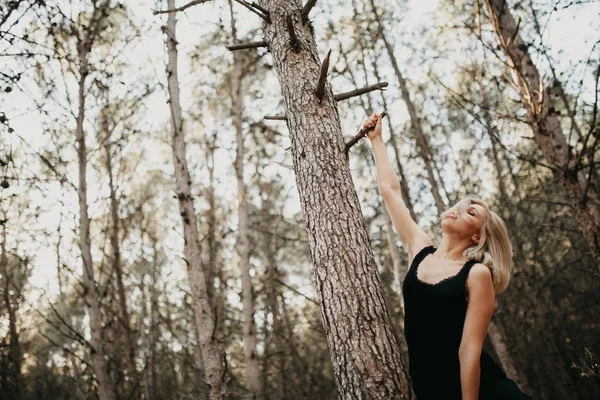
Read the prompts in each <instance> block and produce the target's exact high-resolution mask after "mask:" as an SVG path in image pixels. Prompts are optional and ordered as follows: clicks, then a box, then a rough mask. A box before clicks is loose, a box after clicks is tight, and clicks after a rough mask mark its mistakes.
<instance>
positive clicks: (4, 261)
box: [0, 213, 23, 400]
mask: <svg viewBox="0 0 600 400" xmlns="http://www.w3.org/2000/svg"><path fill="white" fill-rule="evenodd" d="M4 215H6V213H5V214H4ZM6 254H7V253H6V221H5V222H4V223H3V224H2V255H0V266H1V267H2V268H1V269H0V272H1V273H2V277H1V278H2V279H3V280H4V290H3V292H4V303H5V304H6V310H7V311H8V330H9V337H10V344H9V348H8V354H9V363H10V368H9V373H10V374H12V378H13V381H14V382H13V386H14V390H12V391H11V390H10V389H9V393H11V392H12V395H13V396H15V400H20V399H21V392H22V385H23V383H22V382H23V378H22V376H21V345H20V343H19V332H18V330H17V325H18V323H17V314H16V312H15V307H17V305H16V304H15V305H14V306H13V304H12V301H11V293H12V292H16V290H15V288H14V287H12V286H13V282H12V273H11V272H10V271H9V267H8V256H7V255H6ZM9 387H10V386H9Z"/></svg>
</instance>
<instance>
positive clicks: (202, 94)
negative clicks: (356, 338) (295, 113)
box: [0, 0, 600, 400]
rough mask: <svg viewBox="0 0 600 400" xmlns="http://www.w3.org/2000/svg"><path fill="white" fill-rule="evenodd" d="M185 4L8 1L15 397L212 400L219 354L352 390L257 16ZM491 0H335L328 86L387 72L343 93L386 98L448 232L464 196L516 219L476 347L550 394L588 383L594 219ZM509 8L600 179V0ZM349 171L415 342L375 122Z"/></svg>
mask: <svg viewBox="0 0 600 400" xmlns="http://www.w3.org/2000/svg"><path fill="white" fill-rule="evenodd" d="M194 3H200V4H197V5H195V6H193V7H188V8H186V9H185V10H183V11H181V12H178V13H168V14H167V13H156V12H155V11H158V10H164V9H167V8H174V7H175V6H177V7H181V6H184V5H185V4H186V3H184V2H178V3H177V4H175V3H174V2H173V0H170V1H169V3H167V2H166V1H165V2H161V1H154V0H153V1H148V0H140V1H135V2H133V1H129V2H125V1H121V2H119V1H115V0H86V1H66V0H57V1H44V0H20V1H19V0H15V1H9V0H2V1H0V86H1V87H0V89H1V90H0V135H1V137H0V181H1V188H0V242H1V256H0V399H7V400H8V399H19V400H20V399H53V400H54V399H95V398H100V399H141V398H143V399H156V400H158V399H191V398H194V399H204V398H208V395H209V390H208V389H207V386H209V384H210V382H209V379H208V378H206V379H205V374H206V376H209V375H210V374H209V372H210V371H212V370H211V368H212V367H213V366H214V365H216V364H214V363H213V361H214V360H212V359H210V360H209V358H207V357H208V356H207V354H209V355H211V356H210V357H212V356H214V357H216V358H215V359H216V360H217V364H218V369H216V370H214V371H213V372H214V373H216V374H217V375H219V377H217V378H215V379H220V377H221V376H222V377H223V379H222V380H223V381H224V382H225V383H224V385H225V386H226V391H227V392H228V395H227V398H266V399H332V398H336V397H337V396H338V388H336V384H335V376H334V372H333V367H332V362H331V357H330V353H329V349H328V345H327V340H326V337H325V331H324V327H323V324H322V321H321V312H320V310H319V296H318V295H317V293H316V292H315V289H314V285H313V265H312V262H311V253H310V251H309V241H308V239H307V233H306V230H305V226H304V225H305V224H304V222H303V215H302V213H301V208H300V200H299V196H298V189H297V187H296V179H295V176H294V169H293V160H292V154H291V152H290V146H291V142H290V137H289V135H288V127H287V126H286V122H285V121H282V120H277V118H276V119H275V120H273V119H272V118H270V119H265V116H271V117H273V116H275V117H277V116H281V115H283V114H284V113H285V110H284V103H283V100H282V93H281V90H280V85H279V81H278V79H277V75H276V73H275V70H274V61H273V55H272V54H271V53H270V52H269V51H268V50H267V49H266V48H264V47H262V46H259V45H257V46H254V47H252V48H249V49H245V50H238V51H230V50H229V49H227V46H231V45H233V44H236V43H245V42H260V41H262V40H263V36H262V35H263V29H262V27H263V23H264V21H263V18H262V17H261V15H257V14H264V13H263V12H262V11H260V8H257V7H252V6H248V3H250V2H244V1H237V0H236V1H231V0H229V1H227V0H213V1H196V2H194ZM243 3H245V4H246V5H247V7H244V4H243ZM260 3H261V2H259V4H260ZM484 3H485V1H483V0H457V1H446V0H437V1H435V0H430V1H425V0H345V1H340V0H334V1H328V2H325V1H319V2H317V4H316V5H315V6H314V9H313V10H312V11H311V14H310V15H311V16H310V18H311V21H312V26H313V27H314V34H315V37H316V41H317V47H318V52H319V56H320V58H321V60H322V59H324V58H325V55H326V54H327V52H328V51H329V50H331V59H330V67H329V82H330V83H331V87H332V88H333V92H334V93H336V94H340V93H347V92H351V91H353V90H355V89H359V88H363V87H367V86H370V85H378V86H377V88H378V90H373V91H369V92H367V93H365V94H363V95H362V96H354V97H349V98H347V99H343V98H342V97H338V98H337V99H338V110H339V113H340V121H341V126H342V132H343V134H344V138H345V140H349V139H350V138H351V137H352V136H353V135H354V134H355V133H356V132H357V131H358V129H359V128H360V126H361V124H362V122H363V121H364V120H365V119H366V117H367V116H368V115H369V114H370V113H372V112H380V111H382V110H387V111H388V112H389V114H390V115H389V118H387V119H385V120H384V139H385V141H386V143H387V148H388V150H389V156H390V158H391V160H392V163H393V165H394V167H395V169H396V172H397V173H398V174H399V176H400V178H401V181H402V189H403V195H404V197H405V201H406V202H407V205H408V206H409V209H410V211H411V213H412V215H413V217H414V218H415V219H416V220H417V222H418V223H419V225H420V226H421V227H422V228H423V229H425V230H426V231H427V232H428V233H430V234H431V235H432V237H433V238H434V242H437V241H438V240H439V239H440V238H441V230H440V227H439V219H438V216H439V214H440V213H441V212H442V211H444V210H445V209H446V208H447V207H449V206H451V205H453V204H454V203H455V202H456V201H457V200H459V199H460V198H462V197H463V196H465V195H475V196H479V197H481V198H482V199H484V200H486V201H487V202H488V203H489V204H490V206H491V208H492V209H493V210H495V211H496V212H498V213H499V215H501V216H502V217H503V218H504V220H505V221H506V223H507V226H508V229H509V232H510V235H511V239H512V243H513V247H514V253H515V255H514V262H515V268H514V275H513V279H512V282H511V285H510V286H509V288H508V290H507V291H506V292H504V293H503V294H501V295H500V296H499V297H498V299H497V304H496V310H495V314H494V317H493V323H492V325H491V327H490V331H489V343H486V348H487V349H489V351H490V352H491V353H492V354H493V356H494V357H495V358H496V359H498V360H500V362H501V364H502V365H503V367H504V368H505V370H506V371H507V373H508V374H509V376H510V377H511V378H513V379H514V380H515V381H517V382H518V383H519V385H520V386H521V387H522V388H523V389H524V390H525V391H526V392H528V393H531V394H534V398H539V399H598V398H600V366H599V364H600V320H599V318H598V315H600V279H599V275H600V269H599V265H600V264H599V263H600V256H599V252H600V250H599V248H598V247H596V248H594V246H593V242H594V240H595V241H596V244H598V243H599V241H600V239H599V238H598V236H599V235H598V231H597V227H598V225H597V222H596V225H594V224H593V223H591V225H589V224H588V225H586V220H585V217H584V218H583V219H582V218H581V215H580V212H581V210H582V207H583V206H581V204H578V203H577V201H574V200H573V196H572V193H569V190H567V189H565V185H563V184H561V182H562V181H561V179H560V177H559V176H558V174H557V172H556V168H555V167H554V166H553V165H550V164H551V163H549V162H548V161H547V157H545V156H547V155H546V154H545V153H544V150H543V149H541V148H540V146H538V145H536V139H535V138H534V134H533V133H532V121H531V119H530V117H531V113H528V104H527V101H524V100H523V97H522V96H521V95H520V88H519V87H517V86H518V85H515V76H514V75H515V71H514V68H513V69H511V61H510V60H509V59H508V58H507V55H506V53H505V52H504V51H503V47H502V46H501V44H500V41H499V37H498V35H497V34H496V32H495V31H494V27H493V24H492V23H491V19H490V12H489V9H488V8H486V5H485V4H484ZM491 3H494V2H493V1H492V2H491ZM507 5H508V7H509V8H508V9H509V11H510V14H511V15H512V16H513V18H514V20H515V21H516V23H517V27H516V31H515V33H516V34H515V35H513V37H511V38H510V39H509V41H511V40H512V43H508V44H507V43H505V45H511V44H513V43H518V45H519V46H520V49H521V50H522V51H526V52H527V53H528V54H529V56H530V57H531V60H532V62H533V66H535V68H536V71H538V72H539V75H540V79H539V82H540V85H543V88H544V93H546V94H547V95H548V96H549V97H548V99H549V100H548V101H550V102H551V109H550V111H549V112H548V114H549V115H551V116H554V117H555V118H558V121H559V122H560V127H559V129H562V132H563V133H564V136H565V138H566V143H567V144H568V147H569V151H568V154H569V155H574V156H573V157H574V160H575V161H576V162H575V163H574V164H569V165H570V168H571V169H570V171H575V172H581V173H582V174H585V177H586V179H587V184H588V187H589V195H590V198H591V196H592V193H594V194H595V195H597V194H598V193H600V178H599V175H600V168H599V165H600V143H599V142H600V122H599V120H600V117H599V115H598V114H599V113H598V96H599V89H600V88H599V77H600V18H599V16H600V2H599V1H594V0H545V1H542V0H524V1H509V2H508V4H507ZM252 8H253V9H254V12H251V10H250V9H252ZM263 16H264V15H263ZM175 18H176V19H177V33H176V35H177V36H176V38H175V30H174V29H172V28H173V27H174V24H175ZM174 43H176V44H177V50H178V53H179V54H178V60H179V64H178V65H176V64H174V59H173V58H171V59H169V57H171V56H173V55H174V46H172V44H174ZM174 68H177V71H178V83H177V82H175V80H173V79H174V78H175V77H177V75H176V74H175V72H174V71H175V70H174ZM527 77H528V78H530V76H529V75H527ZM385 83H387V86H386V84H385ZM177 85H178V86H177ZM176 86H177V87H176ZM540 87H541V86H540ZM381 89H383V90H381ZM521 89H522V88H521ZM176 98H177V100H176V101H175V99H176ZM179 105H180V106H181V111H180V112H181V119H180V120H179V119H178V118H177V114H178V107H179ZM279 119H281V118H279ZM183 143H184V144H185V146H186V153H182V152H181V148H176V149H174V147H177V146H178V145H182V144H183ZM182 154H184V156H183V157H181V155H182ZM182 158H183V160H182ZM184 167H185V168H184ZM350 168H351V171H352V176H353V181H354V184H355V187H356V191H357V194H358V198H359V199H360V204H361V207H362V210H361V211H362V213H363V215H364V222H365V224H366V226H367V228H368V234H369V240H370V243H371V246H372V248H373V252H374V255H375V258H376V261H377V265H378V268H379V275H380V279H381V285H382V286H383V291H384V293H385V296H386V303H387V307H388V309H389V313H390V316H391V319H392V322H393V324H394V328H395V333H396V334H397V335H398V336H399V337H400V341H401V342H402V339H401V337H402V329H403V328H402V315H403V314H402V309H403V304H402V301H401V292H400V287H401V285H400V282H401V281H402V279H403V275H404V274H405V273H406V269H407V255H406V252H405V251H404V249H403V248H402V244H401V243H400V241H399V239H398V237H397V235H396V233H395V232H394V231H393V230H392V227H391V223H390V221H389V217H388V216H387V214H386V212H385V208H384V206H383V203H382V200H381V198H380V196H379V193H378V190H377V184H376V174H375V169H374V163H373V159H372V156H371V150H370V147H369V145H368V143H366V140H365V141H364V142H360V143H359V144H358V145H356V146H355V147H353V148H352V149H351V151H350ZM182 171H183V172H182ZM186 171H187V172H186ZM185 173H187V176H186V175H185ZM182 190H183V191H184V192H185V190H187V191H188V192H186V193H187V194H185V195H182V194H181V193H183V192H182ZM596 200H597V198H596ZM590 204H592V200H590ZM592 205H593V204H592ZM596 205H598V203H596ZM590 207H591V206H590ZM598 210H599V209H596V212H598ZM596 216H597V214H596ZM182 220H183V222H182ZM184 226H185V229H184ZM594 229H596V232H595V236H594V232H593V231H594ZM189 238H192V239H194V238H196V239H194V240H193V242H194V243H198V245H197V246H195V245H192V244H190V240H189ZM590 238H592V239H590ZM594 238H595V239H594ZM184 247H185V251H184ZM195 266H200V267H198V268H202V271H203V272H202V275H201V276H200V275H194V274H195V273H196V274H197V269H195V268H196V267H195ZM194 271H196V272H194ZM199 280H202V284H201V285H198V284H197V283H198V282H199ZM190 282H192V284H190ZM204 299H208V301H205V300H204ZM207 315H208V316H210V317H209V318H208V317H206V316H207ZM206 327H208V328H206ZM440 334H443V333H442V332H440ZM211 351H213V353H210V352H211ZM211 360H212V361H211ZM99 371H102V372H99ZM215 371H216V372H215ZM211 397H213V398H214V396H213V395H211Z"/></svg>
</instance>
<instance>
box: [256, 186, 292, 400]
mask: <svg viewBox="0 0 600 400" xmlns="http://www.w3.org/2000/svg"><path fill="white" fill-rule="evenodd" d="M269 195H270V194H269V193H266V196H267V199H263V198H262V196H263V193H261V199H262V201H261V212H262V221H263V222H264V226H265V229H264V234H263V236H262V240H261V244H262V248H263V253H264V257H265V261H266V264H267V265H266V269H267V276H266V280H265V289H266V296H267V300H266V305H267V312H269V313H270V314H271V321H272V322H271V324H272V325H271V334H270V336H269V338H270V341H269V342H266V343H265V348H268V349H270V350H271V349H272V350H271V351H270V354H269V357H267V355H265V357H264V359H265V362H266V361H267V359H270V358H271V357H273V358H274V359H275V361H274V363H275V370H276V371H277V376H278V378H279V379H277V380H275V382H274V385H275V391H274V393H272V394H271V398H272V399H273V400H283V399H286V398H287V390H286V386H287V385H286V382H287V376H286V368H285V343H284V338H283V335H284V331H283V326H282V323H281V316H280V315H279V305H278V299H279V295H280V293H279V285H278V283H277V281H278V280H279V271H278V268H277V259H276V257H277V254H276V252H277V248H276V244H275V243H274V237H273V233H272V231H271V230H274V229H276V227H275V226H274V224H275V221H274V218H273V215H271V210H273V204H272V202H271V199H269V198H268V196H269ZM265 319H266V320H267V318H265ZM263 371H264V372H263V374H264V375H265V376H266V375H267V372H268V371H269V369H268V366H267V365H265V368H264V370H263ZM265 387H266V386H265Z"/></svg>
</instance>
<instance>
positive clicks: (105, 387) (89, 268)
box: [77, 42, 116, 400]
mask: <svg viewBox="0 0 600 400" xmlns="http://www.w3.org/2000/svg"><path fill="white" fill-rule="evenodd" d="M89 46H91V45H89V44H87V43H85V42H84V43H79V44H78V52H79V72H80V77H79V82H78V86H79V93H78V98H79V109H78V113H77V145H78V146H77V158H78V164H79V246H80V248H81V258H82V261H83V286H84V288H85V289H84V294H85V296H84V297H85V303H86V305H87V308H88V313H89V317H90V336H91V338H90V356H91V363H92V366H93V368H94V373H95V374H96V380H97V381H98V397H99V398H100V400H113V399H115V398H116V394H115V388H114V384H113V382H112V380H111V378H110V375H109V373H108V365H107V362H106V357H105V350H104V340H103V337H102V336H103V333H102V314H101V311H100V301H99V298H98V297H99V294H98V292H97V290H96V280H95V278H94V263H93V260H92V250H91V240H90V218H89V216H88V203H87V149H86V142H85V130H84V128H83V121H84V117H85V102H86V96H85V94H86V78H87V76H88V73H89V70H88V54H89V51H90V48H89Z"/></svg>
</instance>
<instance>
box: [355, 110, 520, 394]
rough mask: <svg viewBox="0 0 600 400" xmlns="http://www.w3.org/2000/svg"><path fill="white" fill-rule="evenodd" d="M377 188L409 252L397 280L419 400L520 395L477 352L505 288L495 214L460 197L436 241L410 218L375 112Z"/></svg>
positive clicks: (508, 251) (507, 264)
mask: <svg viewBox="0 0 600 400" xmlns="http://www.w3.org/2000/svg"><path fill="white" fill-rule="evenodd" d="M364 127H365V128H366V129H371V130H370V131H369V132H368V137H369V139H370V141H371V146H372V149H373V155H374V158H375V163H376V166H377V181H378V186H379V191H380V192H381V195H382V197H383V199H384V201H385V205H386V208H387V210H388V213H389V215H390V217H391V219H392V222H393V224H394V227H395V228H396V231H397V232H398V235H399V236H400V239H401V240H402V243H404V246H405V247H406V249H407V251H408V256H409V264H410V268H409V271H408V273H407V275H406V278H405V280H404V283H403V294H404V303H405V324H404V329H405V335H406V341H407V344H408V355H409V371H410V376H411V380H412V384H413V390H414V392H415V394H416V396H417V399H418V400H474V399H485V400H488V399H527V398H528V397H527V396H525V395H524V394H523V393H522V392H521V391H520V390H519V388H518V387H517V386H516V384H515V383H514V382H513V381H511V380H509V379H508V378H507V377H506V375H505V374H504V372H503V371H502V370H501V369H500V368H499V367H498V365H496V364H495V363H494V361H493V360H492V359H491V358H490V357H489V355H487V354H486V353H485V352H483V351H482V345H483V340H484V338H485V336H486V333H487V329H488V325H489V323H490V320H491V317H492V313H493V311H494V299H495V294H496V293H500V292H501V291H503V290H504V289H506V287H507V286H508V282H509V280H510V272H511V263H512V247H511V244H510V241H509V238H508V232H507V230H506V226H505V224H504V222H503V221H502V219H500V217H499V216H498V215H497V214H496V213H494V212H493V211H490V210H489V208H488V206H487V205H486V204H485V203H484V202H483V201H481V200H478V199H475V198H466V199H463V200H461V201H460V202H458V204H456V205H455V206H454V207H452V208H450V209H449V210H448V211H446V212H444V213H443V214H442V216H441V218H442V220H441V225H442V231H443V236H442V241H441V243H440V244H439V245H438V246H437V247H434V246H433V242H432V241H431V239H430V238H429V236H427V234H426V233H425V232H423V231H422V230H421V229H420V228H419V227H418V226H417V224H416V223H415V221H413V220H412V218H411V217H410V214H409V212H408V209H407V208H406V205H405V204H404V201H403V200H402V195H401V191H400V184H399V182H398V178H397V177H396V174H395V172H394V170H393V168H392V166H391V164H390V162H389V160H388V157H387V153H386V150H385V145H384V143H383V140H382V137H381V117H380V116H379V115H378V114H374V115H372V116H371V117H369V119H368V120H367V121H366V122H365V124H364Z"/></svg>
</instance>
